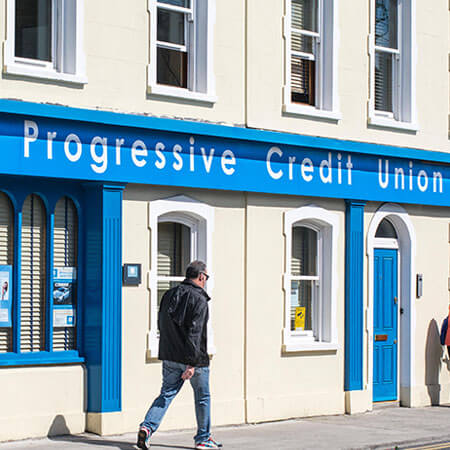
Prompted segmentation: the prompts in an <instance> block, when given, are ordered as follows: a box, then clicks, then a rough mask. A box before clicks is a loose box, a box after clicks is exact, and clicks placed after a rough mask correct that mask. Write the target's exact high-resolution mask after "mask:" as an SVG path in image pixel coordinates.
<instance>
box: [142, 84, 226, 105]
mask: <svg viewBox="0 0 450 450" xmlns="http://www.w3.org/2000/svg"><path fill="white" fill-rule="evenodd" d="M148 92H149V94H153V95H161V96H163V97H172V98H178V99H184V100H193V101H196V102H202V103H216V102H217V97H216V96H215V95H211V94H204V93H202V92H194V91H189V90H187V89H183V88H177V87H172V86H163V85H160V84H156V85H149V86H148Z"/></svg>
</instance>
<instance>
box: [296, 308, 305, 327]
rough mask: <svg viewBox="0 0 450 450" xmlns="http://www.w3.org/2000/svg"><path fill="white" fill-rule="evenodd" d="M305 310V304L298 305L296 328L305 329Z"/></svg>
mask: <svg viewBox="0 0 450 450" xmlns="http://www.w3.org/2000/svg"><path fill="white" fill-rule="evenodd" d="M305 312H306V308H305V307H304V306H297V308H295V330H296V331H303V330H304V329H305Z"/></svg>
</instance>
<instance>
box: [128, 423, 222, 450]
mask: <svg viewBox="0 0 450 450" xmlns="http://www.w3.org/2000/svg"><path fill="white" fill-rule="evenodd" d="M136 445H137V447H138V448H141V449H143V450H148V449H149V448H150V430H149V429H148V428H145V427H141V428H139V433H138V439H137V444H136ZM206 448H208V447H206ZM213 448H214V447H213Z"/></svg>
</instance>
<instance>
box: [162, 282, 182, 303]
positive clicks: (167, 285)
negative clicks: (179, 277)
mask: <svg viewBox="0 0 450 450" xmlns="http://www.w3.org/2000/svg"><path fill="white" fill-rule="evenodd" d="M179 284H180V282H179V281H165V280H159V281H158V311H159V307H160V305H161V299H162V297H163V295H164V293H165V292H166V291H168V290H169V289H172V288H173V287H175V286H178V285H179Z"/></svg>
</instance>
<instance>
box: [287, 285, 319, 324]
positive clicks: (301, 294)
mask: <svg viewBox="0 0 450 450" xmlns="http://www.w3.org/2000/svg"><path fill="white" fill-rule="evenodd" d="M313 292H314V281H311V280H302V281H292V282H291V331H312V305H313V295H314V294H313Z"/></svg>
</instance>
